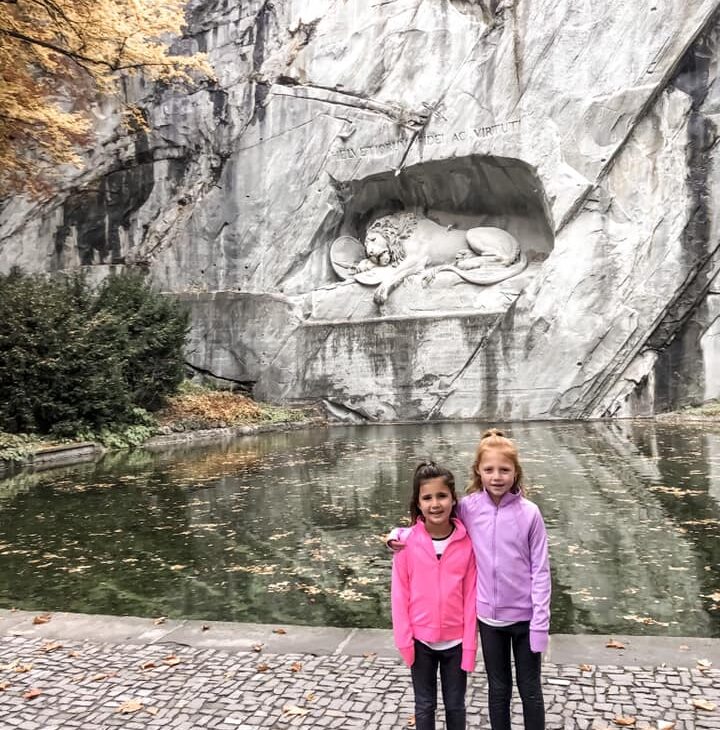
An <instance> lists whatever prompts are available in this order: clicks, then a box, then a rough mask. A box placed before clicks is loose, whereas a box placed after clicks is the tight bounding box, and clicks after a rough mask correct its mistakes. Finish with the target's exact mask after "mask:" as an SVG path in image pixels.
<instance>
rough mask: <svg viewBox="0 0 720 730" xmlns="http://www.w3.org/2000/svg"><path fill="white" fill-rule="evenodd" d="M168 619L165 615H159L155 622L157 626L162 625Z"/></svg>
mask: <svg viewBox="0 0 720 730" xmlns="http://www.w3.org/2000/svg"><path fill="white" fill-rule="evenodd" d="M166 621H167V619H166V618H165V616H158V617H157V618H156V619H155V620H154V621H153V623H154V624H155V626H160V624H164V623H165V622H166Z"/></svg>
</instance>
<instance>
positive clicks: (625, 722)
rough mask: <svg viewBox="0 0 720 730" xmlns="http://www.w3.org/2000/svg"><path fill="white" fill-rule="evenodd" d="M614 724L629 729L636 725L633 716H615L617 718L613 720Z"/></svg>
mask: <svg viewBox="0 0 720 730" xmlns="http://www.w3.org/2000/svg"><path fill="white" fill-rule="evenodd" d="M613 722H614V723H615V724H616V725H622V726H624V727H629V726H630V725H634V724H635V718H634V717H633V716H632V715H615V717H614V718H613Z"/></svg>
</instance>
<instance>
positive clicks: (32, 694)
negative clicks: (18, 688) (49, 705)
mask: <svg viewBox="0 0 720 730" xmlns="http://www.w3.org/2000/svg"><path fill="white" fill-rule="evenodd" d="M41 694H42V690H41V689H38V688H37V687H32V688H31V689H29V690H28V691H27V692H26V693H25V694H24V695H23V699H25V700H34V699H35V698H36V697H37V696H39V695H41Z"/></svg>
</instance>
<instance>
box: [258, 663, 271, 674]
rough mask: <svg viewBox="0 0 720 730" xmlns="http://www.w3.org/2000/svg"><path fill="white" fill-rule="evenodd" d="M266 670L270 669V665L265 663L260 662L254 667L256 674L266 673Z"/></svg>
mask: <svg viewBox="0 0 720 730" xmlns="http://www.w3.org/2000/svg"><path fill="white" fill-rule="evenodd" d="M268 669H270V665H269V664H265V662H261V663H260V664H258V665H257V666H256V667H255V671H256V672H267V670H268Z"/></svg>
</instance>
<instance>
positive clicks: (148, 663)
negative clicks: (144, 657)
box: [140, 659, 157, 669]
mask: <svg viewBox="0 0 720 730" xmlns="http://www.w3.org/2000/svg"><path fill="white" fill-rule="evenodd" d="M156 666H157V664H155V662H154V661H153V660H152V659H149V660H148V661H146V662H143V663H142V664H141V665H140V669H155V667H156Z"/></svg>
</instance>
